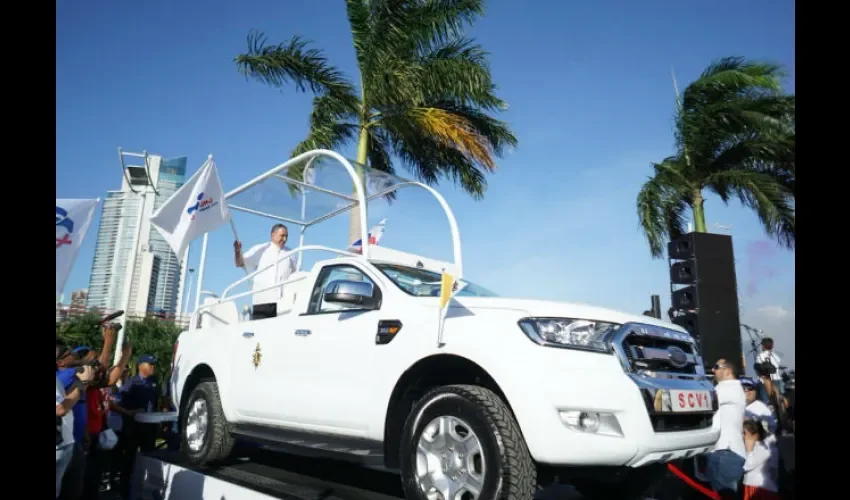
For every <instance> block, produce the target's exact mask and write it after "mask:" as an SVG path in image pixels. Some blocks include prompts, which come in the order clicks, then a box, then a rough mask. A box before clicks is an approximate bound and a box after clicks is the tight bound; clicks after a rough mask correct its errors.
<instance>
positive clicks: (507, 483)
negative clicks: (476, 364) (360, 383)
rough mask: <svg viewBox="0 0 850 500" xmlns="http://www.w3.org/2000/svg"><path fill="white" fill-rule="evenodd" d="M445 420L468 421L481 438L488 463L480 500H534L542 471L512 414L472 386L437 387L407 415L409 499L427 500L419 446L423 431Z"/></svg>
mask: <svg viewBox="0 0 850 500" xmlns="http://www.w3.org/2000/svg"><path fill="white" fill-rule="evenodd" d="M440 416H450V417H457V418H459V419H461V420H463V421H464V422H465V423H466V424H468V425H469V428H470V429H471V430H472V431H473V432H474V433H475V435H476V436H477V437H478V440H479V442H480V444H481V450H482V455H483V458H484V463H485V464H486V470H485V472H484V479H483V488H482V491H481V493H480V495H479V496H478V498H479V499H481V500H490V499H492V500H532V499H533V498H534V495H535V492H536V488H537V469H536V467H535V464H534V461H533V460H532V459H531V454H530V453H529V452H528V447H527V446H526V444H525V439H523V437H522V433H521V432H520V429H519V425H518V424H517V422H516V420H515V419H514V416H513V414H512V413H511V411H510V410H509V409H508V407H507V406H506V405H505V403H504V402H503V401H502V400H501V399H500V398H499V397H498V396H497V395H496V394H494V393H493V392H492V391H490V390H487V389H484V388H482V387H477V386H472V385H450V386H444V387H438V388H436V389H433V390H431V391H429V392H428V393H427V394H425V396H423V397H422V399H420V400H419V401H418V402H417V403H416V405H414V407H413V409H412V410H411V411H410V414H409V415H408V416H407V421H406V422H405V425H404V430H403V431H402V436H401V446H400V457H399V460H400V461H399V463H400V464H401V479H402V488H403V489H404V494H405V498H407V499H408V500H414V499H419V500H424V499H425V498H426V497H425V494H424V493H423V492H422V491H421V489H420V487H419V482H418V479H417V474H416V460H417V447H418V443H419V437H420V435H421V434H422V432H423V431H424V430H425V428H426V427H427V426H428V424H429V423H430V422H431V421H432V420H433V419H435V418H437V417H440Z"/></svg>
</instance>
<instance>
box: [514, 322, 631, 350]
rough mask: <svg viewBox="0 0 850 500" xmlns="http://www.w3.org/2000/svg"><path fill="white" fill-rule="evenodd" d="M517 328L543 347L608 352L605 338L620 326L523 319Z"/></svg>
mask: <svg viewBox="0 0 850 500" xmlns="http://www.w3.org/2000/svg"><path fill="white" fill-rule="evenodd" d="M519 327H520V328H521V329H522V331H523V332H525V334H526V335H527V336H528V338H530V339H531V340H532V341H533V342H536V343H537V344H540V345H543V346H550V347H564V348H568V349H582V350H589V351H596V352H609V348H608V343H607V342H606V340H607V339H606V336H607V335H608V334H609V333H612V332H614V331H615V330H616V329H617V328H619V327H620V325H619V324H616V323H606V322H604V321H593V320H586V319H576V318H525V319H522V320H520V322H519Z"/></svg>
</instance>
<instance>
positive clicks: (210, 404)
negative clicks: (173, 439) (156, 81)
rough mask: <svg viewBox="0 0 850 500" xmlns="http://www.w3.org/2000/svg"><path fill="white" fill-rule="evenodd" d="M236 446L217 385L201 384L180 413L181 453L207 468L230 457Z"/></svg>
mask: <svg viewBox="0 0 850 500" xmlns="http://www.w3.org/2000/svg"><path fill="white" fill-rule="evenodd" d="M233 444H234V439H233V436H232V435H231V433H230V424H229V422H228V421H227V419H226V418H225V416H224V411H223V410H222V407H221V398H220V396H219V393H218V384H216V383H215V382H212V381H208V382H201V383H200V384H198V385H197V386H196V387H195V388H194V389H193V390H192V392H191V393H190V394H189V398H188V400H187V401H186V403H185V404H184V405H183V411H181V412H180V450H181V451H182V453H183V455H184V456H185V457H186V459H187V460H188V461H189V463H191V464H192V465H206V464H211V463H215V462H220V461H222V460H225V459H226V458H227V457H229V456H230V454H231V452H232V451H233Z"/></svg>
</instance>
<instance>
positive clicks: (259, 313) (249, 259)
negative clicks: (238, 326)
mask: <svg viewBox="0 0 850 500" xmlns="http://www.w3.org/2000/svg"><path fill="white" fill-rule="evenodd" d="M288 238H289V230H288V229H287V228H286V226H284V225H283V224H275V225H274V226H272V231H271V241H269V242H267V243H260V244H259V245H254V246H253V247H251V248H250V249H249V250H248V251H247V252H245V254H244V255H243V254H242V243H240V242H239V241H238V240H237V241H234V242H233V250H234V260H235V263H236V267H242V268H245V270H247V271H248V272H254V271H257V270H258V269H259V270H262V271H261V272H259V273H257V274H256V275H255V276H254V278H253V290H254V294H253V301H252V302H253V305H254V307H253V319H263V318H273V317H275V316H277V301H278V300H280V298H281V296H282V293H283V285H281V286H274V285H275V284H276V283H280V282H282V281H284V280H286V279H287V278H289V276H290V275H292V273H294V272H295V269H296V266H297V265H298V260H297V259H296V258H295V255H294V254H292V255H290V256H289V257H288V258H285V259H283V262H281V257H282V254H285V253H286V252H289V251H290V249H289V248H287V246H286V240H287V239H288Z"/></svg>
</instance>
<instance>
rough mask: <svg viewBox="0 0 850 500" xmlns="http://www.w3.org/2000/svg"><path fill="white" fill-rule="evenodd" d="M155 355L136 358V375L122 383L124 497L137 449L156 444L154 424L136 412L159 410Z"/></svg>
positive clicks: (153, 446)
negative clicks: (139, 417) (142, 421)
mask: <svg viewBox="0 0 850 500" xmlns="http://www.w3.org/2000/svg"><path fill="white" fill-rule="evenodd" d="M156 364H157V359H156V357H155V356H152V355H150V354H145V355H142V356H139V357H138V359H137V360H136V375H134V376H132V377H130V378H129V379H127V382H126V383H125V384H124V385H123V386H122V387H121V391H120V401H121V402H120V405H121V408H122V409H123V410H124V411H123V412H122V413H123V414H124V421H123V424H122V427H123V430H122V437H123V438H124V441H125V443H126V444H125V448H124V450H123V451H124V453H125V457H124V460H125V461H124V467H123V468H122V469H123V470H122V471H121V490H122V492H121V493H122V496H124V498H129V492H130V491H129V489H130V483H131V480H130V478H131V477H132V474H133V466H134V464H135V462H136V450H137V449H138V450H141V451H142V452H149V451H153V450H154V449H155V448H156V431H157V425H156V424H145V423H140V422H136V420H135V416H136V414H137V413H139V412H154V411H157V410H158V405H157V402H158V399H159V392H160V391H159V388H158V384H157V381H156V377H155V376H154V374H155V371H156Z"/></svg>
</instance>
